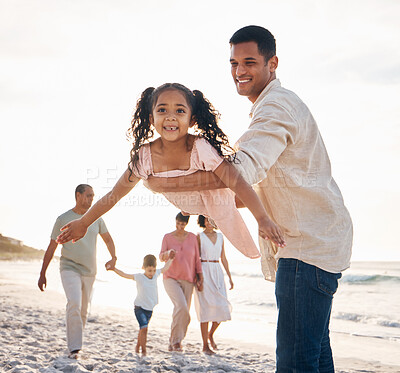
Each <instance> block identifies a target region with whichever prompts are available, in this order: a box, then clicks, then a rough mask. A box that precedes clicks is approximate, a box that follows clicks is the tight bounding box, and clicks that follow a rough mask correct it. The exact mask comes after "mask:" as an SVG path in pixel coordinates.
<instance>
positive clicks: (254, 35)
mask: <svg viewBox="0 0 400 373" xmlns="http://www.w3.org/2000/svg"><path fill="white" fill-rule="evenodd" d="M249 41H254V42H256V43H257V46H258V52H259V53H260V54H261V55H262V56H264V58H265V63H267V62H268V61H269V60H270V58H271V57H273V56H275V55H276V42H275V38H274V35H272V34H271V33H270V32H269V31H268V30H267V29H266V28H264V27H261V26H246V27H243V28H241V29H240V30H237V31H236V32H235V33H234V34H233V35H232V37H231V38H230V40H229V44H231V45H232V44H239V43H246V42H249Z"/></svg>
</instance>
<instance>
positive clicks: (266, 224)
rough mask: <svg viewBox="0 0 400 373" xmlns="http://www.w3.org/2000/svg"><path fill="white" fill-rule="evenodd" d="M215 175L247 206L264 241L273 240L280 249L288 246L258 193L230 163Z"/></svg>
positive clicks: (224, 163)
mask: <svg viewBox="0 0 400 373" xmlns="http://www.w3.org/2000/svg"><path fill="white" fill-rule="evenodd" d="M214 173H215V174H216V175H217V176H218V177H219V178H220V179H221V180H222V182H223V183H224V184H225V185H226V186H227V187H228V188H230V189H231V190H233V191H234V192H235V194H236V195H237V196H238V197H239V199H240V200H241V201H242V202H243V203H244V204H245V205H246V207H247V208H248V209H249V210H250V211H251V213H252V214H253V216H254V217H255V219H256V220H257V223H258V232H259V235H260V236H261V237H262V238H264V239H271V240H272V241H273V242H275V244H277V245H278V246H280V247H283V246H285V245H286V243H285V240H284V238H283V234H282V232H281V230H280V228H279V227H278V226H277V225H276V224H275V223H274V222H273V221H272V220H271V219H270V218H269V216H268V214H267V211H266V210H265V208H264V206H263V205H262V203H261V201H260V199H259V198H258V196H257V194H256V192H255V191H254V190H253V188H252V187H251V186H250V185H249V184H248V183H246V181H245V180H244V179H243V177H242V176H241V175H240V174H239V172H238V171H237V170H236V169H235V167H234V166H233V165H232V164H230V163H229V162H228V161H226V160H224V161H223V162H222V163H221V164H220V165H219V166H218V167H217V168H216V169H215V170H214Z"/></svg>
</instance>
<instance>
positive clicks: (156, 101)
mask: <svg viewBox="0 0 400 373" xmlns="http://www.w3.org/2000/svg"><path fill="white" fill-rule="evenodd" d="M218 117H219V114H218V113H217V112H216V111H215V109H214V108H213V106H212V105H211V103H210V102H209V101H208V100H207V99H206V98H205V97H204V96H203V94H202V93H201V92H200V91H193V92H192V91H191V90H189V89H188V88H186V87H185V86H183V85H181V84H178V83H166V84H163V85H162V86H160V87H158V88H156V89H155V88H152V87H151V88H147V89H146V90H145V91H144V92H143V93H142V95H141V97H140V99H139V100H138V102H137V107H136V111H135V114H134V116H133V120H132V126H131V128H130V134H131V137H132V139H133V147H132V150H131V160H130V162H129V165H128V169H127V170H126V171H125V173H124V174H123V175H122V176H121V178H120V179H119V180H118V182H117V183H116V185H115V186H114V188H113V189H112V190H111V191H110V192H109V193H107V194H106V195H105V196H104V197H102V198H101V199H100V200H99V201H98V202H97V203H96V204H95V205H94V206H93V207H92V208H91V209H90V210H89V211H88V212H87V213H86V214H85V215H83V216H82V218H80V219H78V220H75V221H72V222H70V223H69V224H67V225H65V226H64V227H63V228H62V230H63V232H62V233H61V234H60V235H59V237H58V241H57V242H58V243H65V242H68V241H70V240H73V241H77V240H79V239H80V238H82V237H83V236H84V235H85V233H86V231H87V228H88V227H89V226H90V225H91V224H92V223H93V222H94V221H96V220H97V219H98V218H99V217H100V216H102V215H103V214H104V213H106V212H107V211H109V210H110V209H111V208H112V207H113V206H114V205H115V204H116V203H117V202H118V201H119V200H120V199H121V198H122V197H124V196H125V195H126V194H128V193H129V192H130V191H131V189H132V188H133V187H134V186H135V185H136V184H137V183H138V182H139V180H140V179H144V180H145V179H147V178H148V176H149V175H152V176H155V177H177V176H184V175H189V174H191V173H194V172H197V171H198V170H203V171H212V172H214V173H215V174H216V175H217V176H218V177H219V178H220V179H221V181H222V182H223V183H224V184H225V185H226V186H227V188H229V189H227V188H224V189H216V190H204V191H197V192H179V193H178V192H174V193H164V195H165V197H166V198H167V199H168V200H169V201H170V202H172V203H173V204H174V205H175V206H177V207H178V208H179V209H181V210H182V211H185V212H186V213H190V214H198V215H204V216H206V217H209V218H211V219H213V220H214V221H215V223H216V224H217V225H218V227H219V229H220V230H221V231H222V233H223V234H224V235H225V236H226V237H227V238H228V239H229V241H230V242H231V243H232V244H233V245H234V246H235V247H236V248H237V249H238V250H240V251H241V252H242V253H243V254H244V255H246V256H248V257H251V258H257V257H259V256H260V254H259V251H258V249H257V247H256V246H255V244H254V241H253V240H252V238H251V235H250V233H249V231H248V229H247V227H246V225H245V223H244V221H243V220H242V218H241V215H240V213H239V211H238V210H237V209H236V205H235V194H236V195H237V196H238V198H239V199H240V200H241V201H242V202H243V203H244V205H245V206H246V207H247V208H248V209H249V210H250V211H251V213H252V214H253V216H254V217H255V219H256V220H257V223H258V227H259V235H260V236H261V237H262V238H264V239H271V240H272V241H273V242H274V243H275V244H276V245H278V246H284V245H285V241H284V238H283V235H282V233H281V231H280V229H279V227H278V226H277V225H275V224H274V223H273V222H272V220H271V219H270V218H269V216H268V215H267V212H266V211H265V209H264V207H263V205H262V204H261V202H260V200H259V198H258V196H257V195H256V193H255V192H254V190H253V189H252V187H251V186H250V185H249V184H247V183H246V182H245V181H244V179H243V178H242V177H241V176H240V174H239V173H238V172H237V171H236V169H235V167H234V166H233V165H232V164H231V162H232V161H234V158H235V157H234V156H231V155H230V154H229V152H230V153H232V148H231V147H230V146H229V143H228V139H227V136H226V135H225V134H224V132H222V130H221V129H220V128H219V127H218ZM191 127H193V129H194V130H195V134H189V133H188V131H189V128H191ZM154 130H155V131H156V132H157V133H158V134H159V135H160V137H159V138H157V139H156V140H154V141H151V142H150V141H149V140H150V139H152V138H153V135H154Z"/></svg>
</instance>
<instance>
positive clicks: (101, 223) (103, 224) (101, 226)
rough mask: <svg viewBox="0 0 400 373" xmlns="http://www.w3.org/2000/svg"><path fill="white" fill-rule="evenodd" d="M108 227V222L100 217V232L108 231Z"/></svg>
mask: <svg viewBox="0 0 400 373" xmlns="http://www.w3.org/2000/svg"><path fill="white" fill-rule="evenodd" d="M107 232H108V229H107V226H106V223H105V222H104V220H103V218H100V219H99V233H100V234H103V233H107Z"/></svg>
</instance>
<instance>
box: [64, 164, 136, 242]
mask: <svg viewBox="0 0 400 373" xmlns="http://www.w3.org/2000/svg"><path fill="white" fill-rule="evenodd" d="M131 179H132V181H130V180H129V170H126V171H125V172H124V174H123V175H122V176H121V177H120V179H119V180H118V181H117V183H116V184H115V186H114V188H113V189H112V190H111V192H108V193H107V194H106V195H105V196H104V197H102V198H101V199H99V200H98V201H97V202H96V203H95V204H94V205H93V206H92V207H91V208H90V209H89V211H87V212H86V214H85V215H83V216H82V217H81V218H80V219H77V220H73V221H71V222H70V223H68V224H66V225H64V226H63V227H62V228H61V230H62V233H61V234H60V235H59V236H58V237H57V243H59V244H63V243H66V242H68V241H71V240H72V242H76V241H78V240H80V239H81V238H82V237H84V236H85V234H86V232H87V229H88V227H89V226H90V225H91V224H93V223H94V222H95V221H96V220H97V219H98V218H99V217H100V216H102V215H103V214H105V213H106V212H107V211H109V210H111V208H112V207H113V206H114V205H115V204H116V203H117V202H118V201H119V200H120V199H121V198H122V197H124V196H126V195H127V194H128V193H129V192H130V191H131V190H132V188H133V187H134V186H135V185H136V184H137V183H138V182H139V180H140V179H139V178H137V177H136V176H134V175H132V176H131Z"/></svg>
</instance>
